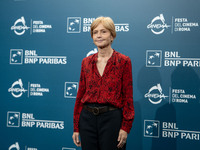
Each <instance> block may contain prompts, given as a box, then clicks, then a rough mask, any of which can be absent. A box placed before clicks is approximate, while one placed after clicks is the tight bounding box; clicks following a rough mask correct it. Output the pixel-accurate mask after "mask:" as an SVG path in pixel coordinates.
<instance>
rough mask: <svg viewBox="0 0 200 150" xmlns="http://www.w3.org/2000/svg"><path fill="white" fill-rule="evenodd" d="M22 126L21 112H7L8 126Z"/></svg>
mask: <svg viewBox="0 0 200 150" xmlns="http://www.w3.org/2000/svg"><path fill="white" fill-rule="evenodd" d="M19 126H20V112H12V111H8V112H7V127H19Z"/></svg>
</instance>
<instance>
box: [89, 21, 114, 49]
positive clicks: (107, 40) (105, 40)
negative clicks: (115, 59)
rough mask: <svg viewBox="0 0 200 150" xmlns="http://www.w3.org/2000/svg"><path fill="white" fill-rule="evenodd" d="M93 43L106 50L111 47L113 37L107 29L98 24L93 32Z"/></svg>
mask: <svg viewBox="0 0 200 150" xmlns="http://www.w3.org/2000/svg"><path fill="white" fill-rule="evenodd" d="M93 41H94V44H95V45H96V46H97V47H99V48H106V47H108V46H110V45H111V43H112V41H113V37H112V35H111V33H110V31H109V30H108V29H106V28H105V27H104V26H103V25H102V24H99V25H98V26H97V27H96V28H94V30H93Z"/></svg>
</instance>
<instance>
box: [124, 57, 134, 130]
mask: <svg viewBox="0 0 200 150" xmlns="http://www.w3.org/2000/svg"><path fill="white" fill-rule="evenodd" d="M122 100H123V101H124V106H123V120H122V125H121V129H123V130H124V131H126V132H127V133H129V132H130V130H131V127H132V123H133V119H134V115H135V111H134V106H133V80H132V65H131V60H130V58H129V57H127V61H126V63H125V67H124V71H123V77H122Z"/></svg>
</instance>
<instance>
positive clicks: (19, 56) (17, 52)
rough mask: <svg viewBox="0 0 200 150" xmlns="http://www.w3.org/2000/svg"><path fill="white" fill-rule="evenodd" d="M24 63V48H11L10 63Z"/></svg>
mask: <svg viewBox="0 0 200 150" xmlns="http://www.w3.org/2000/svg"><path fill="white" fill-rule="evenodd" d="M22 63H23V50H22V49H11V50H10V64H15V65H21V64H22Z"/></svg>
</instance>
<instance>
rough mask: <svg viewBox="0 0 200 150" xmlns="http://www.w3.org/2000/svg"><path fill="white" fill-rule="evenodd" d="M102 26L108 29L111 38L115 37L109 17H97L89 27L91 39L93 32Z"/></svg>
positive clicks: (113, 26) (112, 23) (113, 25)
mask: <svg viewBox="0 0 200 150" xmlns="http://www.w3.org/2000/svg"><path fill="white" fill-rule="evenodd" d="M100 23H101V24H102V25H103V26H104V27H105V28H106V29H108V30H109V31H110V33H111V35H112V37H113V38H115V37H116V31H115V24H114V22H113V20H112V19H111V18H110V17H98V18H96V19H95V20H94V21H93V22H92V24H91V27H90V34H91V37H93V30H94V29H95V28H96V27H97V26H98V25H99V24H100Z"/></svg>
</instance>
